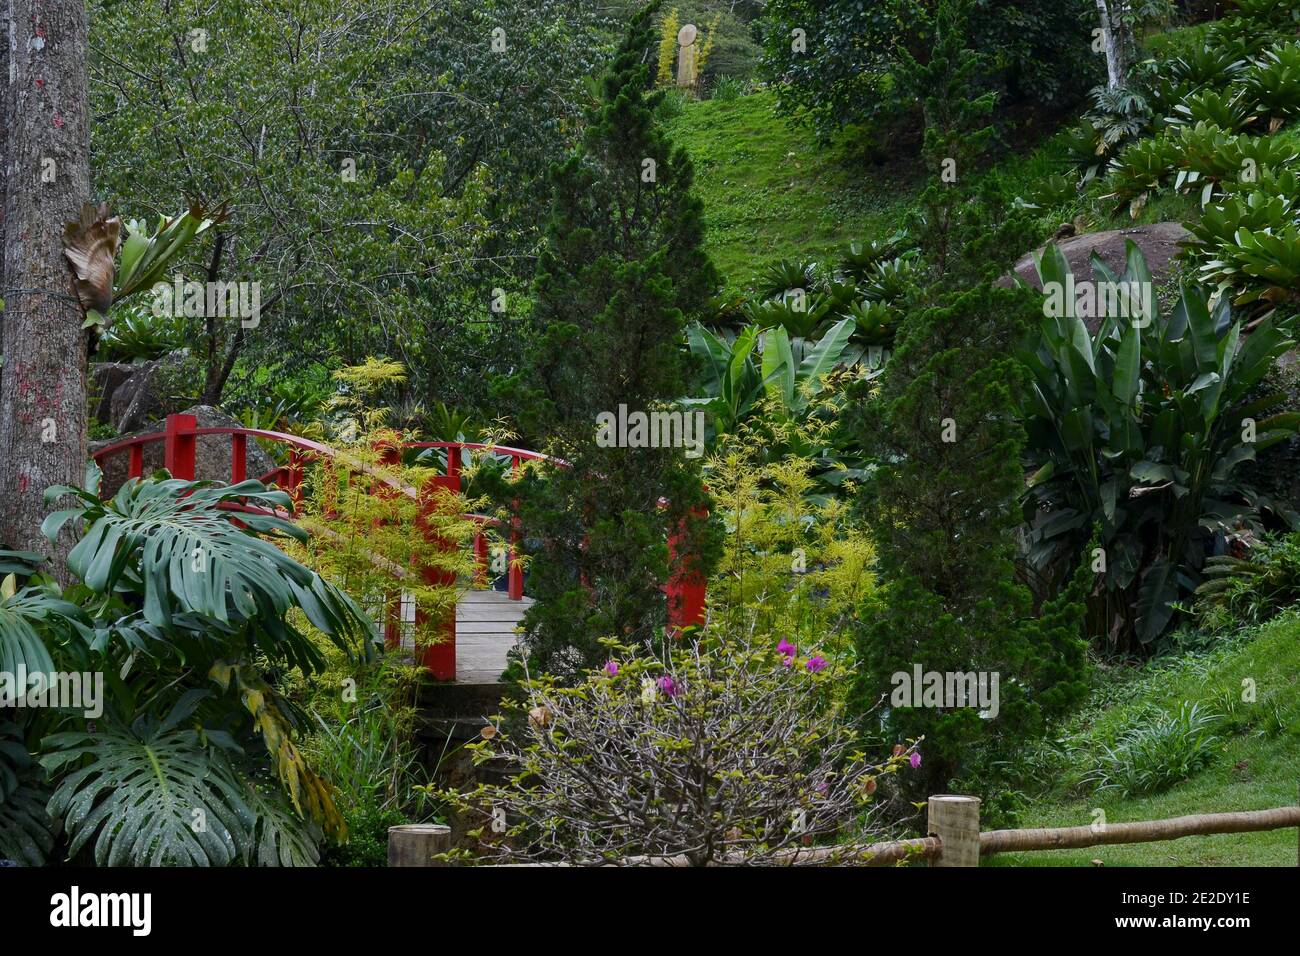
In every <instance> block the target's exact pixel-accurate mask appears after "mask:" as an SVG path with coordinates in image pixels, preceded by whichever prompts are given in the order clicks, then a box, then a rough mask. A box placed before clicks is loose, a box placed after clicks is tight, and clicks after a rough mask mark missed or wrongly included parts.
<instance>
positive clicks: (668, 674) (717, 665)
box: [440, 635, 920, 866]
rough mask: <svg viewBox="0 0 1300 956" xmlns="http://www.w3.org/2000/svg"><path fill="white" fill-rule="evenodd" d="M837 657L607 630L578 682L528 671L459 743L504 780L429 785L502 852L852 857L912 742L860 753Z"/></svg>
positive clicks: (494, 851)
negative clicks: (662, 643)
mask: <svg viewBox="0 0 1300 956" xmlns="http://www.w3.org/2000/svg"><path fill="white" fill-rule="evenodd" d="M834 670H835V665H832V664H830V663H828V662H827V661H825V660H824V659H823V658H821V657H819V656H815V655H814V656H812V657H800V656H798V654H797V653H796V651H795V649H794V648H792V647H790V646H789V645H786V644H782V645H779V646H778V645H775V644H774V643H773V642H771V641H766V640H764V641H755V640H753V639H751V638H750V637H748V636H738V635H732V636H731V637H729V639H728V640H725V641H724V640H716V639H710V640H705V641H701V642H699V643H694V644H691V643H685V644H683V645H681V646H679V647H677V648H674V649H672V651H671V653H669V654H668V655H667V656H666V658H665V659H663V660H659V659H655V658H648V659H647V658H645V657H642V658H634V657H632V656H631V654H630V653H629V651H628V650H627V649H626V648H620V647H617V646H616V645H613V644H611V658H610V661H609V663H608V664H606V666H605V669H604V670H603V671H597V672H595V673H592V674H589V675H588V677H587V679H586V680H585V681H583V682H582V683H580V684H578V685H577V686H574V687H562V686H559V685H558V684H557V683H555V682H554V681H553V680H550V679H539V680H530V681H527V682H526V683H525V685H524V686H525V689H526V691H527V694H526V699H525V701H523V702H521V703H518V704H516V705H515V706H514V708H512V711H513V713H512V714H511V715H508V716H506V717H504V718H498V719H495V720H494V722H493V723H492V724H490V725H489V726H487V727H485V728H484V729H483V735H482V736H483V738H484V739H483V740H481V741H479V742H477V743H475V744H471V745H470V746H471V747H473V748H474V749H475V751H476V753H475V760H476V761H479V762H489V761H492V762H496V763H497V764H499V765H501V766H503V767H505V768H508V771H509V779H508V780H507V782H505V783H503V784H486V783H485V784H480V785H479V786H478V787H477V788H476V789H474V790H472V791H469V792H465V793H458V792H454V791H444V792H442V793H441V794H440V796H442V797H443V798H444V799H447V800H449V801H450V802H451V803H452V804H453V805H454V806H455V807H456V808H457V810H458V811H459V812H461V813H462V814H464V815H465V816H466V817H468V818H469V819H471V820H474V821H476V822H477V821H481V822H482V826H480V827H478V828H476V829H474V830H471V831H470V834H469V835H470V836H471V837H475V838H477V839H478V841H479V844H480V852H481V854H482V855H483V856H485V857H487V858H489V859H495V860H501V861H535V862H548V861H549V862H562V863H570V864H576V865H609V864H613V865H637V864H641V865H645V864H656V863H658V864H668V865H692V866H707V865H720V864H721V865H764V864H772V863H779V862H783V863H794V864H798V863H801V862H814V861H815V862H818V863H822V864H825V863H827V862H835V861H837V860H845V861H847V860H849V859H860V857H861V850H862V848H863V847H865V846H866V845H868V844H870V843H871V842H874V841H876V840H879V839H880V838H881V830H882V826H881V821H882V820H883V819H884V816H883V815H882V814H881V810H882V807H883V805H884V803H885V800H884V799H883V798H885V795H886V794H888V793H891V792H892V791H893V788H890V787H886V786H883V784H884V782H885V781H886V780H888V778H889V777H890V775H892V774H895V773H897V772H900V771H901V772H907V769H908V767H909V765H911V766H915V764H916V763H919V759H920V757H919V753H918V752H917V751H916V745H915V744H913V745H912V746H911V747H904V746H902V745H895V746H894V748H893V754H892V755H891V756H888V757H887V758H886V759H884V760H882V761H879V762H873V761H871V760H869V759H868V758H867V756H866V755H865V753H864V752H863V749H862V748H863V742H864V736H863V734H862V732H861V731H860V729H859V728H858V727H855V726H853V724H852V723H851V722H849V721H847V720H846V719H845V718H844V715H843V712H842V708H841V703H840V701H839V699H838V698H837V691H836V687H837V684H836V681H835V679H834V676H833V674H834ZM507 728H510V729H507ZM878 785H879V792H878ZM827 844H831V846H830V847H827V846H826V845H827ZM814 848H817V849H816V850H814Z"/></svg>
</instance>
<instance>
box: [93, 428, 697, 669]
mask: <svg viewBox="0 0 1300 956" xmlns="http://www.w3.org/2000/svg"><path fill="white" fill-rule="evenodd" d="M212 435H227V436H229V437H230V475H229V480H230V483H231V484H235V483H237V482H240V481H244V480H246V479H247V478H249V477H255V478H257V479H258V480H259V481H261V482H262V483H263V484H266V485H275V486H277V487H279V488H281V489H282V490H284V491H286V492H288V493H289V495H290V496H291V497H292V498H293V500H294V501H295V502H298V501H300V500H301V494H302V485H303V480H304V477H305V474H306V468H307V466H308V465H309V464H311V462H313V461H316V460H320V459H326V458H329V459H333V458H336V457H338V452H337V451H336V450H335V449H333V448H331V447H330V446H329V445H325V444H322V443H320V442H315V441H312V440H311V439H309V438H302V437H299V436H297V435H290V434H288V433H285V432H277V431H269V430H267V429H262V428H199V427H198V420H197V419H196V418H195V417H194V416H193V415H168V416H167V419H166V422H165V424H164V430H163V431H161V432H154V433H152V434H149V435H136V436H134V437H132V438H126V439H123V440H122V441H120V442H114V443H113V444H111V445H107V446H105V447H104V448H101V449H99V450H98V451H97V452H95V453H94V455H93V456H92V457H93V458H94V459H95V462H96V463H97V464H98V465H99V466H100V467H101V468H103V466H104V463H105V462H106V461H107V460H108V459H110V458H112V457H114V456H117V455H121V454H126V455H128V460H127V478H140V477H143V475H144V450H145V448H146V446H148V445H151V444H156V443H158V442H161V443H162V445H163V467H164V468H166V469H167V471H168V472H169V473H170V474H171V475H172V477H173V478H181V479H184V480H186V481H193V480H194V479H196V478H209V479H213V480H225V478H224V476H218V475H196V474H195V471H196V468H197V462H198V440H199V439H200V438H203V437H206V436H212ZM250 438H253V439H259V438H260V439H263V440H264V441H271V442H275V443H277V444H281V445H287V446H288V447H289V456H288V461H287V463H285V464H283V465H279V466H277V467H275V468H273V469H271V470H270V471H268V472H267V473H266V474H264V475H252V476H250V475H249V474H248V440H249V439H250ZM429 448H439V449H445V450H446V453H447V465H446V472H445V474H443V475H439V476H436V477H435V478H434V479H433V480H432V482H431V485H432V486H433V487H435V488H445V489H447V490H448V491H450V492H452V493H454V494H459V493H460V491H461V457H462V454H461V453H462V451H464V450H468V451H482V452H485V453H490V454H494V455H499V456H502V457H508V458H509V459H510V468H511V473H512V474H514V475H517V474H518V473H519V470H520V469H521V468H522V466H523V462H525V461H542V462H550V463H552V464H555V465H559V466H561V467H568V463H567V462H564V461H562V460H560V459H558V458H552V457H549V456H547V455H543V454H541V453H540V452H535V451H529V450H527V449H524V448H511V447H508V446H504V445H490V444H484V443H481V442H456V441H436V442H410V443H405V444H403V445H402V446H401V448H400V449H393V451H392V458H393V461H392V462H391V463H396V459H397V458H399V457H400V453H401V451H402V450H405V449H429ZM361 467H364V466H361ZM375 476H376V478H377V479H378V480H380V481H381V482H383V483H385V484H387V485H388V486H390V487H391V488H392V489H393V491H394V492H395V493H399V494H406V495H409V496H410V497H412V498H415V499H417V500H418V498H419V492H418V491H417V490H416V489H415V488H412V487H410V486H408V485H405V484H402V483H401V482H397V481H394V480H393V479H392V478H391V477H389V476H387V475H385V474H383V473H382V472H376V475H375ZM249 510H260V509H252V508H250V509H249ZM465 517H466V518H468V519H470V520H472V521H474V522H476V523H477V524H478V526H479V530H478V532H477V533H476V534H475V535H474V542H473V548H474V556H475V566H476V573H475V584H476V585H477V586H479V587H486V586H487V585H488V582H489V581H490V580H491V574H490V567H491V561H490V555H489V546H488V536H487V532H486V530H485V529H487V528H488V527H491V526H493V525H497V524H499V522H498V520H497V519H496V518H493V517H491V516H488V515H479V514H468V515H466V516H465ZM684 540H685V538H684V535H683V533H682V531H681V530H674V531H672V532H671V533H670V534H669V536H668V554H669V567H670V569H672V570H671V571H670V573H669V578H668V581H667V583H666V584H665V585H664V587H663V590H664V592H665V594H666V595H667V600H668V625H669V629H670V630H671V631H672V632H673V633H674V634H678V633H680V632H681V631H682V629H684V628H686V627H691V626H697V625H700V624H702V623H703V622H704V604H705V596H706V595H705V582H704V580H703V578H702V577H701V576H700V575H699V574H698V573H695V572H694V571H693V570H691V569H690V568H689V567H688V565H689V561H688V560H687V555H686V554H685V553H684V551H683V543H684ZM507 541H508V544H507V550H506V554H505V557H506V592H507V594H508V596H509V598H510V599H511V600H514V601H519V600H522V599H523V597H524V572H523V566H522V565H521V564H520V562H519V551H520V545H521V543H522V541H521V531H520V524H519V517H518V515H515V516H512V517H511V518H510V527H509V531H508V533H507ZM420 573H421V574H422V575H423V576H424V577H425V580H426V582H428V583H431V584H449V585H453V586H454V585H455V583H456V582H455V581H454V580H445V579H444V576H445V575H446V574H447V572H445V571H439V570H437V569H433V568H425V569H421V570H420ZM400 613H401V612H400V595H399V600H398V601H397V608H396V613H395V614H394V608H392V607H390V608H389V609H388V612H387V615H386V616H387V620H386V622H385V638H386V643H387V644H388V645H389V646H390V647H391V646H393V645H394V644H395V643H397V640H398V633H399V630H400V626H401V622H400ZM422 613H423V612H422V611H421V610H420V609H419V608H417V609H416V615H417V625H418V623H419V622H420V620H421V617H420V615H421V614H422ZM438 629H439V631H440V632H441V634H442V638H441V639H440V640H438V641H436V642H434V643H432V644H431V645H430V646H429V647H428V648H426V650H425V653H424V657H423V661H422V663H423V664H424V666H425V667H426V668H427V669H428V670H429V672H430V674H431V675H432V676H433V678H434V679H435V680H455V679H456V615H455V612H454V610H453V611H452V612H451V613H450V614H449V615H448V617H447V619H446V620H444V621H442V622H441V623H440V624H439V628H438Z"/></svg>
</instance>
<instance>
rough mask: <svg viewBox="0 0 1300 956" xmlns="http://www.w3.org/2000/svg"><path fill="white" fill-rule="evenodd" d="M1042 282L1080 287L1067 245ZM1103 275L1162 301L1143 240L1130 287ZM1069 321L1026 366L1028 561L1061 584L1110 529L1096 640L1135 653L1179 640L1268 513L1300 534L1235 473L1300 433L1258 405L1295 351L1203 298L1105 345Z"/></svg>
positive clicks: (1112, 327)
mask: <svg viewBox="0 0 1300 956" xmlns="http://www.w3.org/2000/svg"><path fill="white" fill-rule="evenodd" d="M1038 271H1039V276H1040V278H1041V280H1042V281H1043V283H1044V284H1049V283H1059V284H1061V285H1060V287H1067V288H1068V287H1069V285H1067V284H1068V283H1071V282H1072V281H1073V279H1072V276H1070V270H1069V265H1068V263H1067V262H1066V260H1065V257H1064V256H1063V255H1062V254H1061V252H1060V250H1059V249H1057V248H1056V247H1055V246H1051V245H1049V246H1048V248H1047V250H1046V251H1045V252H1044V254H1043V255H1042V257H1041V258H1040V260H1039V263H1038ZM1093 272H1094V275H1095V277H1096V282H1097V283H1098V285H1099V286H1100V285H1101V284H1103V283H1138V286H1137V288H1148V289H1149V288H1151V276H1150V273H1149V272H1148V270H1147V266H1146V262H1145V261H1144V259H1143V258H1142V255H1141V252H1140V251H1139V250H1138V249H1137V247H1136V246H1135V245H1134V244H1133V243H1131V242H1130V243H1129V245H1128V261H1127V268H1126V271H1125V274H1124V275H1123V276H1117V275H1115V274H1114V272H1112V271H1111V270H1110V269H1108V268H1107V267H1106V266H1105V264H1104V263H1102V262H1101V261H1100V260H1099V259H1097V258H1095V257H1094V260H1093ZM1152 301H1154V298H1153V299H1152ZM1045 311H1046V310H1045ZM1052 311H1056V310H1052ZM1066 311H1067V313H1068V314H1066V315H1062V316H1059V317H1053V316H1050V315H1049V316H1048V317H1046V318H1045V319H1044V320H1043V323H1042V328H1041V332H1040V334H1039V335H1038V336H1037V337H1036V340H1035V341H1033V342H1032V344H1031V345H1030V346H1028V347H1027V348H1026V349H1024V351H1023V354H1022V359H1023V361H1024V363H1025V365H1026V366H1027V368H1028V369H1029V370H1030V373H1031V375H1032V385H1033V387H1032V389H1031V390H1030V397H1029V400H1028V406H1027V408H1026V409H1025V417H1026V429H1027V432H1028V437H1029V442H1028V446H1027V455H1028V465H1029V467H1030V468H1031V470H1032V478H1031V479H1030V482H1029V488H1028V491H1027V493H1026V495H1025V518H1026V520H1027V521H1028V522H1029V523H1030V532H1029V552H1028V560H1029V564H1030V566H1031V567H1032V568H1033V569H1034V570H1035V571H1037V572H1038V573H1040V574H1043V575H1045V577H1046V578H1047V579H1048V580H1049V581H1051V582H1059V581H1061V580H1063V578H1064V576H1065V575H1066V574H1067V573H1068V571H1069V569H1070V568H1071V567H1073V566H1074V564H1075V562H1076V561H1078V560H1079V559H1080V553H1081V551H1082V549H1083V547H1084V545H1085V543H1086V542H1087V540H1088V539H1089V537H1090V536H1091V535H1092V534H1093V533H1094V529H1096V530H1097V533H1098V534H1099V535H1100V549H1099V550H1096V551H1094V552H1093V553H1091V554H1086V555H1083V556H1082V560H1083V561H1086V562H1092V563H1093V568H1094V570H1095V571H1097V572H1098V573H1099V579H1098V583H1097V585H1096V587H1095V588H1094V590H1093V593H1092V594H1091V595H1090V597H1089V633H1091V634H1094V635H1096V634H1109V636H1110V639H1111V641H1112V642H1113V643H1114V644H1115V645H1117V647H1119V648H1120V649H1133V648H1135V647H1137V646H1146V645H1149V644H1150V643H1151V642H1152V641H1154V640H1155V639H1156V638H1157V637H1159V636H1160V635H1161V634H1162V633H1163V632H1164V631H1165V630H1166V628H1167V627H1168V626H1169V623H1170V620H1171V618H1172V616H1173V613H1174V605H1175V602H1177V601H1179V600H1180V599H1181V598H1182V597H1184V596H1185V595H1187V594H1188V593H1190V592H1191V591H1192V590H1193V589H1194V588H1195V587H1196V586H1197V584H1198V583H1199V582H1200V580H1201V573H1202V568H1203V566H1204V564H1205V559H1206V557H1207V556H1208V555H1209V554H1210V553H1212V551H1213V549H1214V548H1215V545H1216V541H1217V542H1220V543H1222V542H1223V540H1224V539H1225V538H1226V537H1232V536H1234V535H1236V534H1238V533H1240V532H1241V531H1243V530H1244V529H1258V528H1259V527H1260V526H1261V514H1262V513H1263V512H1271V513H1273V514H1274V515H1277V516H1278V517H1280V518H1282V519H1284V520H1285V521H1287V522H1288V523H1290V524H1292V525H1294V524H1296V523H1300V516H1298V515H1296V514H1295V513H1294V512H1293V511H1292V510H1291V509H1290V508H1289V507H1288V506H1286V505H1285V504H1283V503H1280V502H1274V501H1271V500H1268V499H1266V498H1264V497H1262V496H1261V495H1259V494H1257V493H1256V492H1255V490H1254V489H1252V488H1251V487H1249V486H1248V485H1246V484H1244V483H1243V482H1242V481H1241V480H1240V479H1239V478H1238V477H1237V476H1236V474H1235V470H1236V468H1237V467H1238V466H1239V465H1241V464H1242V463H1243V462H1247V461H1252V460H1254V458H1255V456H1256V454H1257V453H1258V452H1260V451H1263V450H1264V449H1266V448H1268V447H1269V446H1271V445H1273V444H1276V443H1277V442H1280V441H1282V440H1284V439H1286V438H1288V437H1289V436H1291V435H1293V434H1295V433H1296V431H1297V429H1298V428H1300V414H1296V413H1282V414H1276V415H1273V416H1271V417H1268V416H1267V413H1268V411H1269V410H1270V409H1273V408H1275V407H1276V406H1277V405H1279V404H1280V403H1281V402H1282V401H1283V400H1284V399H1285V396H1284V395H1280V394H1279V395H1264V396H1258V395H1256V386H1258V385H1259V383H1260V381H1261V380H1262V379H1263V378H1264V375H1265V373H1267V372H1268V370H1269V368H1270V367H1271V366H1272V364H1273V362H1274V361H1276V360H1277V358H1278V357H1280V356H1281V355H1282V354H1283V353H1284V352H1285V351H1286V350H1287V349H1289V348H1290V347H1291V346H1292V345H1293V343H1292V342H1291V340H1290V339H1288V338H1287V337H1286V336H1285V335H1284V334H1283V333H1282V332H1281V331H1279V330H1278V329H1277V328H1276V327H1275V326H1274V325H1273V324H1272V323H1271V322H1269V321H1265V322H1263V323H1262V324H1260V325H1258V326H1257V327H1256V328H1255V329H1254V331H1253V332H1250V333H1249V334H1245V333H1244V332H1243V329H1242V327H1241V325H1240V324H1238V323H1235V322H1234V321H1233V317H1232V306H1231V303H1230V302H1228V301H1226V300H1221V301H1220V302H1219V303H1218V305H1217V306H1215V307H1213V308H1211V306H1210V304H1209V292H1208V291H1207V290H1206V289H1204V288H1202V287H1199V286H1188V287H1184V288H1183V289H1182V292H1181V296H1180V298H1179V300H1178V302H1177V303H1176V305H1175V306H1174V308H1173V310H1172V311H1171V312H1169V313H1168V314H1167V315H1165V314H1162V313H1161V311H1160V310H1159V309H1153V311H1154V314H1150V315H1148V314H1146V312H1145V309H1144V308H1139V309H1138V310H1137V311H1136V312H1133V313H1131V314H1130V315H1129V316H1128V317H1125V318H1121V317H1119V316H1114V315H1108V316H1105V317H1104V318H1103V319H1102V321H1101V324H1100V326H1099V328H1098V329H1097V331H1096V332H1095V333H1091V334H1090V333H1089V331H1088V329H1087V327H1086V326H1085V324H1084V322H1083V320H1082V319H1081V318H1079V317H1077V316H1076V315H1074V314H1073V312H1074V310H1073V309H1070V310H1066Z"/></svg>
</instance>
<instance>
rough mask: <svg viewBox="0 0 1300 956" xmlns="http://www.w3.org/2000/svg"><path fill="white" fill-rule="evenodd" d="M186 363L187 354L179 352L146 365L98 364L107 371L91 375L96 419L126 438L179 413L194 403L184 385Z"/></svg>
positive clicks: (191, 394) (189, 382)
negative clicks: (93, 384)
mask: <svg viewBox="0 0 1300 956" xmlns="http://www.w3.org/2000/svg"><path fill="white" fill-rule="evenodd" d="M188 359H189V351H188V350H184V349H183V350H181V351H177V352H172V353H170V354H168V355H164V356H163V357H162V358H160V359H155V360H153V361H150V362H140V363H137V364H129V365H127V364H123V363H117V362H110V363H101V364H104V365H107V366H110V367H108V368H105V370H104V371H103V372H100V371H99V370H98V369H96V371H95V385H96V388H97V390H98V391H99V394H100V400H99V403H98V405H97V407H96V410H95V412H96V417H97V418H98V419H99V420H100V421H101V422H103V423H105V424H107V425H111V426H113V428H114V430H116V431H117V432H118V434H121V435H126V434H129V433H131V432H138V431H140V430H141V429H143V428H144V427H145V425H147V424H148V423H150V422H153V421H157V420H159V419H161V418H164V417H166V416H167V415H171V414H174V413H176V412H179V411H180V410H181V409H182V408H184V407H185V406H186V405H189V404H191V403H193V401H194V394H195V393H193V392H189V386H191V385H193V384H194V383H193V382H192V381H186V372H185V363H186V361H187V360H188ZM186 393H188V394H186Z"/></svg>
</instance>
